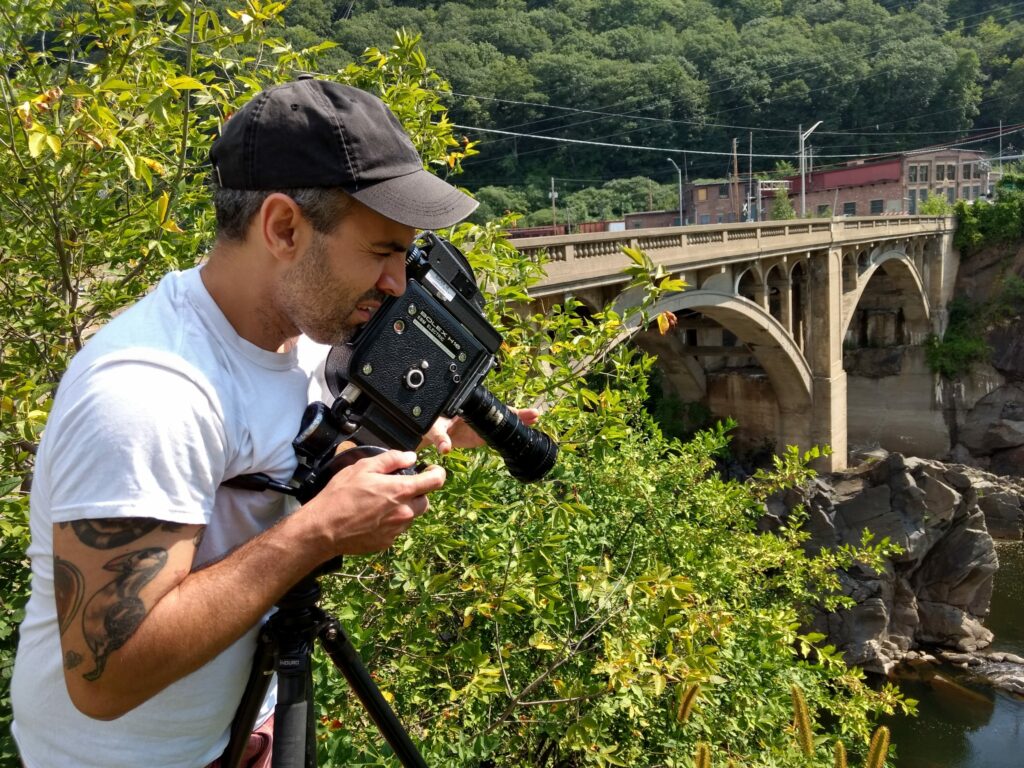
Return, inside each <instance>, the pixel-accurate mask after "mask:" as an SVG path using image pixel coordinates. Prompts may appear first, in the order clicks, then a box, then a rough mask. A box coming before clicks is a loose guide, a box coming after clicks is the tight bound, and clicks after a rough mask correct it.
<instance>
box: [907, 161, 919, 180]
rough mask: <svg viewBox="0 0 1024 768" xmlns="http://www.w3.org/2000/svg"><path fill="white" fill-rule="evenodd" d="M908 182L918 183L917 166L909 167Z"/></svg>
mask: <svg viewBox="0 0 1024 768" xmlns="http://www.w3.org/2000/svg"><path fill="white" fill-rule="evenodd" d="M907 181H917V166H916V165H910V166H907Z"/></svg>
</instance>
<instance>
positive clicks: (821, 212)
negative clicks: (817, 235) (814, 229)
mask: <svg viewBox="0 0 1024 768" xmlns="http://www.w3.org/2000/svg"><path fill="white" fill-rule="evenodd" d="M825 216H828V205H819V206H818V218H819V219H820V218H823V217H825Z"/></svg>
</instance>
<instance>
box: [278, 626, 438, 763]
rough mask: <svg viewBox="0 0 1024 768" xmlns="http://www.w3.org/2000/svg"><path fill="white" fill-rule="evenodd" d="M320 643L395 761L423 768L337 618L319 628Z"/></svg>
mask: <svg viewBox="0 0 1024 768" xmlns="http://www.w3.org/2000/svg"><path fill="white" fill-rule="evenodd" d="M320 643H321V645H323V648H324V651H326V653H327V655H328V656H329V657H330V659H331V661H333V662H334V664H335V666H337V667H338V669H340V670H341V673H342V674H343V675H345V679H346V680H348V684H349V686H350V687H351V688H352V691H353V692H354V693H355V694H356V696H358V697H359V700H360V702H362V704H363V707H364V708H365V709H366V711H367V713H369V715H370V717H371V718H372V719H373V722H374V723H376V725H377V728H378V729H379V730H380V732H381V734H382V735H383V736H384V738H385V740H387V742H388V744H390V745H391V749H393V750H394V752H395V756H396V757H397V758H398V760H399V762H401V763H402V765H404V766H406V767H407V768H427V763H426V761H425V760H424V759H423V756H422V755H421V754H420V753H419V750H417V749H416V745H415V744H413V743H412V739H411V738H410V737H409V734H408V733H407V732H406V730H405V728H403V727H402V723H401V722H400V721H399V719H398V716H397V715H396V714H395V712H394V710H393V709H391V707H390V706H389V705H388V702H387V700H386V699H385V698H384V696H383V695H382V694H381V692H380V689H379V688H378V687H377V684H376V683H374V682H373V678H371V677H370V673H369V672H367V671H366V667H365V666H363V660H362V659H361V658H359V654H358V653H356V649H355V647H354V646H353V645H352V641H351V640H349V639H348V635H346V634H345V630H344V629H342V626H341V624H339V623H338V622H337V620H335V619H333V618H331V619H330V620H329V621H328V622H326V623H325V624H324V625H323V627H322V628H321V630H320ZM273 768H277V765H276V764H275V765H274V767H273Z"/></svg>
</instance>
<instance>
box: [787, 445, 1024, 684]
mask: <svg viewBox="0 0 1024 768" xmlns="http://www.w3.org/2000/svg"><path fill="white" fill-rule="evenodd" d="M1000 480H1004V479H1002V478H1000ZM1021 498H1022V494H1020V493H1018V492H1016V491H1014V490H1012V489H1010V490H1008V489H1007V488H1006V487H1005V484H1004V485H1002V486H996V484H995V480H993V479H992V476H990V475H986V474H985V473H982V472H979V471H978V470H975V469H971V468H968V467H963V466H956V465H945V464H942V463H940V462H937V461H930V460H926V459H915V458H906V457H904V456H902V455H901V454H896V453H894V454H884V452H883V453H879V454H878V455H876V456H874V457H870V458H869V460H867V461H864V462H863V463H861V464H860V465H859V466H858V467H857V468H856V469H853V470H849V471H847V472H844V473H840V474H836V475H832V476H826V477H822V478H819V479H816V480H815V481H814V482H813V483H812V484H811V486H810V487H808V488H804V489H803V490H802V491H799V492H797V491H790V492H788V493H787V494H786V496H785V497H784V498H782V499H779V500H777V501H776V502H774V503H773V505H771V506H770V515H769V518H768V519H771V518H772V517H777V516H781V515H784V514H786V510H788V509H791V508H792V507H793V505H795V504H796V503H801V504H803V505H804V507H805V508H806V510H807V511H808V513H809V519H808V522H807V528H808V531H809V532H810V534H811V538H810V540H809V541H808V542H807V546H808V547H809V548H810V549H813V550H816V549H819V548H822V547H835V546H838V545H842V544H847V543H849V544H858V543H860V541H861V536H862V532H863V531H864V529H868V530H870V531H871V532H872V533H873V534H874V535H875V539H876V540H880V539H882V538H883V537H887V538H889V540H891V541H892V542H894V543H896V544H898V545H899V546H900V547H901V548H902V553H901V554H898V555H896V556H894V557H893V558H892V559H891V560H890V561H889V562H888V563H887V565H886V568H885V570H884V571H883V572H882V573H876V572H874V571H873V570H870V569H867V568H862V567H854V568H853V569H851V570H850V571H848V572H844V573H842V574H841V583H842V587H843V591H844V593H845V594H847V595H849V596H850V597H852V598H853V599H854V600H855V601H856V605H855V606H854V607H852V608H850V609H848V610H842V611H838V612H834V613H825V612H820V613H819V614H818V615H817V616H816V617H815V620H814V629H816V630H817V631H820V632H823V633H824V634H826V635H827V636H828V637H829V640H830V642H832V643H834V644H835V645H836V647H838V648H840V649H842V650H843V651H844V652H845V658H846V660H847V661H848V662H850V663H852V664H856V665H859V666H862V667H864V668H865V669H868V670H870V671H877V672H889V671H890V670H891V669H892V668H893V667H894V666H895V665H896V663H898V662H899V661H900V660H902V659H903V658H904V657H905V656H906V655H907V654H908V653H910V652H912V651H914V650H915V649H947V650H952V651H957V652H961V653H969V652H975V651H978V650H980V649H983V648H985V647H987V646H988V645H989V643H991V641H992V633H991V632H990V631H989V630H987V629H986V628H985V627H984V626H983V624H982V620H983V619H984V617H985V616H986V615H987V613H988V608H989V602H990V599H991V596H992V580H993V576H994V574H995V572H996V569H997V567H998V561H997V558H996V552H995V548H994V546H993V542H992V536H991V535H990V533H989V529H988V525H987V523H986V518H987V517H988V516H991V517H992V519H993V520H994V521H999V523H998V524H999V525H1000V526H1005V530H1007V531H1010V532H1012V531H1016V532H1017V533H1016V537H1017V538H1019V535H1020V533H1019V531H1020V525H1021V524H1022V520H1024V513H1022V511H1021ZM982 502H984V506H983V503H982Z"/></svg>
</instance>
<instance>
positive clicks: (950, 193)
mask: <svg viewBox="0 0 1024 768" xmlns="http://www.w3.org/2000/svg"><path fill="white" fill-rule="evenodd" d="M946 199H947V200H948V201H949V204H950V205H952V204H953V203H955V202H956V187H950V188H949V189H947V190H946Z"/></svg>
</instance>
